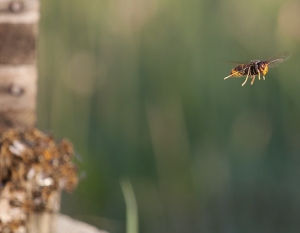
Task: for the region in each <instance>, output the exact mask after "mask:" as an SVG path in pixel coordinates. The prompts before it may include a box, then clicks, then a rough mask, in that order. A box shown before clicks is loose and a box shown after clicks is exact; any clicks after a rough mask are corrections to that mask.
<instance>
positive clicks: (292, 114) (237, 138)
mask: <svg viewBox="0 0 300 233" xmlns="http://www.w3.org/2000/svg"><path fill="white" fill-rule="evenodd" d="M299 22H300V1H285V0H277V1H276V0H264V1H261V0H253V1H240V0H223V1H221V0H219V1H217V0H161V1H159V0H102V1H100V0H85V1H82V0H72V1H69V0H62V1H61V0H52V1H41V21H40V34H39V59H38V61H39V62H38V66H39V73H40V78H39V95H38V119H39V120H38V125H39V127H40V128H41V129H43V130H50V131H52V132H53V134H54V135H55V136H56V137H58V138H60V137H67V138H69V139H70V140H71V141H72V142H73V143H74V145H75V148H76V151H77V152H78V154H80V156H81V157H82V161H81V162H80V161H78V162H77V163H78V165H79V166H80V168H81V170H82V171H85V172H86V178H84V179H83V180H82V181H81V183H80V185H79V187H78V188H77V190H76V191H75V192H74V194H71V195H69V194H66V195H64V196H63V206H62V212H63V213H66V214H68V215H71V216H73V217H75V218H77V219H80V220H83V221H86V222H88V223H91V224H93V225H96V226H97V227H98V228H100V229H105V230H107V231H109V232H111V233H119V232H125V231H126V216H127V214H126V206H125V201H124V195H123V193H122V189H121V185H120V180H122V179H123V178H127V179H129V180H130V182H131V184H132V189H133V192H134V195H135V198H136V202H137V208H138V216H139V230H140V232H143V233H153V232H155V233H166V232H170V233H171V232H172V233H176V232H178V233H182V232H202V233H211V232H224V233H227V232H228V233H239V232H244V233H247V232H249V233H250V232H256V233H260V232H261V233H265V232H284V233H289V232H299V231H300V221H299V218H300V92H299V87H300V79H299V73H300V65H299V64H300V63H299V62H300V53H299V52H300V26H299ZM284 51H288V52H292V53H293V55H292V57H291V58H290V59H289V60H287V61H286V62H285V63H283V64H281V65H280V66H279V67H278V68H275V69H271V70H270V71H269V73H268V75H267V77H266V81H262V80H261V81H259V80H256V81H255V83H254V85H253V86H251V85H250V82H248V83H247V84H246V85H245V86H244V87H241V84H242V83H243V82H244V78H233V79H228V80H226V81H224V80H223V78H224V77H225V76H227V75H228V74H229V72H230V70H231V69H232V64H229V63H226V61H230V60H235V61H240V62H247V61H249V60H251V59H266V58H268V57H271V56H273V55H276V54H278V53H281V52H284ZM128 187H129V186H128ZM132 197H133V195H132Z"/></svg>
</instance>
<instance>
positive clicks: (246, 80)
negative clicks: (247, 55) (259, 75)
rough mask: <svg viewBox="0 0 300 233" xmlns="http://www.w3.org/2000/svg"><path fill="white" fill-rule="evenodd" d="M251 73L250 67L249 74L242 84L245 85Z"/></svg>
mask: <svg viewBox="0 0 300 233" xmlns="http://www.w3.org/2000/svg"><path fill="white" fill-rule="evenodd" d="M249 73H250V69H249V70H248V73H247V76H246V79H245V81H244V82H243V84H242V86H244V85H245V84H246V82H247V80H248V77H249Z"/></svg>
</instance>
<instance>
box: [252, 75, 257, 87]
mask: <svg viewBox="0 0 300 233" xmlns="http://www.w3.org/2000/svg"><path fill="white" fill-rule="evenodd" d="M255 77H256V76H255V75H253V76H252V78H253V79H252V81H251V85H253V83H254V80H255Z"/></svg>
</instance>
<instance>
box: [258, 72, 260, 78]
mask: <svg viewBox="0 0 300 233" xmlns="http://www.w3.org/2000/svg"><path fill="white" fill-rule="evenodd" d="M258 80H260V72H259V71H258Z"/></svg>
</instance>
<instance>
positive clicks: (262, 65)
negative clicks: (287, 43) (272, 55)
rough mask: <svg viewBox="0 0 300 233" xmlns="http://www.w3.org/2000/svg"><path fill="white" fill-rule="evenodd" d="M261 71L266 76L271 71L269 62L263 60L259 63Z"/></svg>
mask: <svg viewBox="0 0 300 233" xmlns="http://www.w3.org/2000/svg"><path fill="white" fill-rule="evenodd" d="M258 69H259V71H260V72H261V73H262V74H263V75H264V76H265V75H266V74H267V73H268V71H269V66H268V63H267V62H265V61H261V62H259V63H258Z"/></svg>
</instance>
